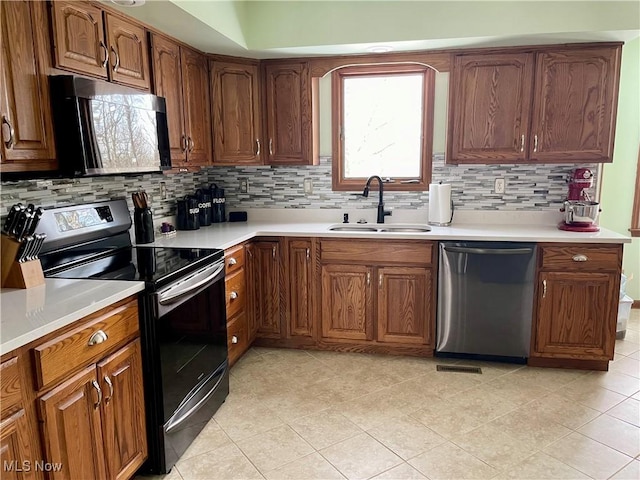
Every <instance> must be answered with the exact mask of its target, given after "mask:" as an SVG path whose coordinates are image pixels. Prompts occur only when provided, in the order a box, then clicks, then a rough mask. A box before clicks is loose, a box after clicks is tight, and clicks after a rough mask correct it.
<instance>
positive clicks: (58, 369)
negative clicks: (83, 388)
mask: <svg viewBox="0 0 640 480" xmlns="http://www.w3.org/2000/svg"><path fill="white" fill-rule="evenodd" d="M85 320H88V323H84V324H83V325H82V326H81V327H78V328H76V329H74V330H71V331H69V332H67V333H65V334H62V335H60V336H58V337H55V338H53V339H52V340H50V341H48V342H45V343H43V344H42V345H39V346H37V347H35V348H34V349H33V353H34V364H35V368H36V380H37V383H38V388H42V387H44V386H46V385H48V384H50V383H52V382H54V381H56V380H60V379H62V378H64V377H65V376H66V375H67V374H68V373H69V372H71V371H72V370H74V369H76V368H78V367H82V366H84V365H86V364H88V363H91V362H93V361H95V360H96V359H98V358H99V357H101V356H103V355H104V354H105V352H108V351H111V350H113V349H114V348H117V347H118V346H119V345H120V344H122V343H123V342H124V341H125V340H127V339H129V338H130V337H132V336H134V335H135V334H136V333H138V331H139V325H138V302H137V301H133V302H129V303H126V304H124V305H121V306H119V307H116V308H112V307H109V308H107V309H103V310H101V311H99V312H96V313H95V314H93V315H90V316H89V317H87V318H86V319H85ZM99 331H102V332H103V333H104V336H103V335H101V334H100V333H99ZM105 336H106V338H105Z"/></svg>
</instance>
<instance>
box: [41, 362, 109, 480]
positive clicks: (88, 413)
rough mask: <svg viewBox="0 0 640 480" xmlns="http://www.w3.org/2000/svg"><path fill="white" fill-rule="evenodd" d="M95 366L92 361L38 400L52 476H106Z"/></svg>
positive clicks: (55, 477) (43, 436) (59, 477)
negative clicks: (53, 467) (53, 465)
mask: <svg viewBox="0 0 640 480" xmlns="http://www.w3.org/2000/svg"><path fill="white" fill-rule="evenodd" d="M97 386H98V383H97V378H96V367H95V365H90V366H89V367H87V368H85V369H84V370H82V371H80V372H79V373H77V374H76V375H74V376H73V377H71V378H70V379H68V380H67V381H66V382H64V383H62V384H60V385H59V386H57V387H56V388H54V389H53V390H51V391H50V392H49V393H47V394H45V395H44V396H42V397H41V398H40V399H39V400H38V405H39V409H40V420H41V421H42V424H41V425H42V427H41V428H42V434H43V435H42V438H43V441H44V446H45V450H46V459H47V461H49V462H52V463H60V464H62V469H61V470H60V471H58V472H54V473H53V474H52V475H51V478H53V479H54V480H57V479H65V480H66V479H73V478H106V470H105V452H104V450H103V448H102V427H101V422H100V409H99V408H98V407H99V404H100V396H99V395H98V388H97Z"/></svg>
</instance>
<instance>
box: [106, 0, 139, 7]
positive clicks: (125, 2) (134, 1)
mask: <svg viewBox="0 0 640 480" xmlns="http://www.w3.org/2000/svg"><path fill="white" fill-rule="evenodd" d="M145 1H146V0H111V2H112V3H115V4H116V5H120V6H121V7H140V6H142V5H144V2H145Z"/></svg>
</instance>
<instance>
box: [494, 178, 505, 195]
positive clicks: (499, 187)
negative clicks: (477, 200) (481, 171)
mask: <svg viewBox="0 0 640 480" xmlns="http://www.w3.org/2000/svg"><path fill="white" fill-rule="evenodd" d="M505 183H506V182H505V180H504V178H496V180H495V183H494V184H493V190H494V192H495V193H497V194H503V193H504V188H505Z"/></svg>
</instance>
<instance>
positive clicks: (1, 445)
mask: <svg viewBox="0 0 640 480" xmlns="http://www.w3.org/2000/svg"><path fill="white" fill-rule="evenodd" d="M34 460H35V457H34V456H33V455H32V453H31V446H30V442H29V424H28V421H27V416H26V414H25V411H24V410H18V411H17V412H15V413H13V414H11V415H8V416H7V417H6V418H3V419H2V422H0V461H1V462H2V478H3V479H4V480H10V479H11V480H13V479H16V480H18V479H32V478H36V475H35V470H34V469H28V468H25V463H23V462H32V465H33V461H34Z"/></svg>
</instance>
